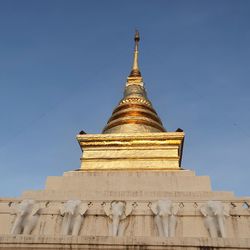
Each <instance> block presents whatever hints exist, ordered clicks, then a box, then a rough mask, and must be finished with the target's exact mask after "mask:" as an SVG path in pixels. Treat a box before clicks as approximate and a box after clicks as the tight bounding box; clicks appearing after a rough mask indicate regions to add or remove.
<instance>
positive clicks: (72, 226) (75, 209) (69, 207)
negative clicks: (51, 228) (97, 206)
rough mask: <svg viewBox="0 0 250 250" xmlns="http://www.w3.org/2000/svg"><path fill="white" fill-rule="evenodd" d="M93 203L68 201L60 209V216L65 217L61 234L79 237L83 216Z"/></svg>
mask: <svg viewBox="0 0 250 250" xmlns="http://www.w3.org/2000/svg"><path fill="white" fill-rule="evenodd" d="M90 205H91V203H86V202H81V201H80V200H68V201H67V202H65V203H64V204H63V205H62V206H61V207H60V209H59V210H60V214H61V215H62V216H63V221H62V227H61V234H62V235H78V234H79V232H80V229H81V225H82V222H83V215H84V214H85V213H86V211H87V210H88V208H89V206H90Z"/></svg>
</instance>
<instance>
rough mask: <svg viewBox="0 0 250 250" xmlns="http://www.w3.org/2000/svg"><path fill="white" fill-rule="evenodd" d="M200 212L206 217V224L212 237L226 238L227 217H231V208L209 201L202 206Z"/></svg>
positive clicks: (219, 202) (218, 202)
mask: <svg viewBox="0 0 250 250" xmlns="http://www.w3.org/2000/svg"><path fill="white" fill-rule="evenodd" d="M200 211H201V213H202V214H203V215H204V216H205V220H204V223H205V227H206V228H207V230H208V231H209V234H210V236H211V237H212V238H216V237H223V238H225V237H226V231H225V216H229V208H228V207H225V206H224V205H223V203H222V202H221V201H208V202H207V203H206V204H204V205H202V206H201V208H200Z"/></svg>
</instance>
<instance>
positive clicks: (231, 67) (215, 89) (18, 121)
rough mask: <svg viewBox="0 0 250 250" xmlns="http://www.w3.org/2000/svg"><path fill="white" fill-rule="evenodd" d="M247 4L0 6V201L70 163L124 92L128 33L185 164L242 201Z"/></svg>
mask: <svg viewBox="0 0 250 250" xmlns="http://www.w3.org/2000/svg"><path fill="white" fill-rule="evenodd" d="M249 13H250V1H247V0H246V1H244V0H235V1H229V0H227V1H223V0H220V1H218V0H214V1H213V0H209V1H202V0H197V1H187V0H183V1H178V0H175V1H166V0H164V1H163V0H162V1H159V0H158V1H153V0H152V1H147V0H144V1H134V0H133V1H117V0H114V1H108V0H106V1H101V0H100V1H95V0H94V1H93V0H91V1H76V0H74V1H63V0H58V1H55V0H53V1H52V0H40V1H32V0H30V1H25V0H22V1H19V0H16V1H12V0H6V1H3V0H1V1H0V114H1V119H0V121H1V123H0V176H1V178H0V197H2V196H4V197H10V196H18V195H20V194H21V193H22V192H23V191H25V190H29V189H43V188H44V183H45V180H46V177H47V176H49V175H62V174H63V172H64V171H68V170H73V169H77V168H79V166H80V160H79V158H80V157H81V150H80V147H79V146H78V144H77V141H76V139H75V136H76V134H77V133H78V132H79V131H80V130H84V131H86V132H88V133H100V132H101V130H102V128H103V127H104V126H105V123H106V122H107V120H108V118H109V116H110V114H111V112H112V110H113V108H114V107H115V105H116V104H117V103H118V101H119V99H120V98H121V97H122V92H123V87H124V83H125V81H126V77H127V75H128V74H129V72H130V67H131V62H132V51H133V35H134V29H135V28H138V29H139V31H140V34H141V42H140V58H139V64H140V68H141V72H142V75H143V78H144V81H145V84H146V88H147V91H148V96H149V98H150V100H151V101H152V103H153V105H154V108H155V109H156V110H157V112H158V114H159V116H160V117H161V119H162V121H163V123H164V125H165V127H166V129H167V130H168V131H175V130H176V128H178V127H180V128H182V129H183V130H184V131H185V133H186V138H185V145H184V155H183V167H184V168H188V169H192V170H194V171H195V172H196V173H197V174H198V175H209V176H210V177H211V180H212V187H213V189H214V190H221V191H234V192H235V194H236V195H238V196H250V188H249V176H250V14H249Z"/></svg>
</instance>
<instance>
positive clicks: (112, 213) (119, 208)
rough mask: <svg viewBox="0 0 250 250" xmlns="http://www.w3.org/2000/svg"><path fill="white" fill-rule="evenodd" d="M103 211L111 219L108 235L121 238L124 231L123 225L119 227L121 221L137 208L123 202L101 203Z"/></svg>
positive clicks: (133, 204)
mask: <svg viewBox="0 0 250 250" xmlns="http://www.w3.org/2000/svg"><path fill="white" fill-rule="evenodd" d="M102 206H103V210H104V212H105V214H106V215H107V216H108V217H109V218H110V219H111V221H112V226H111V229H110V235H112V236H122V235H123V234H124V230H125V224H124V223H123V225H121V223H120V222H121V221H122V220H124V219H126V218H127V217H128V216H129V215H130V214H131V213H132V211H133V210H134V208H135V207H136V206H137V204H136V203H135V202H134V203H130V204H128V203H126V202H125V201H112V202H111V203H103V204H102Z"/></svg>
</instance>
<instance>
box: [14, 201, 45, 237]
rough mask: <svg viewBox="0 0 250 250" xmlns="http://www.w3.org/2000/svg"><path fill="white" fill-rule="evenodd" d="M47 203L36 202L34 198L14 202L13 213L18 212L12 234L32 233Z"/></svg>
mask: <svg viewBox="0 0 250 250" xmlns="http://www.w3.org/2000/svg"><path fill="white" fill-rule="evenodd" d="M46 204H47V203H44V202H43V203H41V202H39V203H38V202H35V201H34V200H23V201H21V202H20V203H18V204H15V203H14V204H12V206H11V208H13V209H14V212H13V214H16V218H15V222H14V224H13V226H12V229H11V234H31V232H32V231H33V229H34V228H35V226H36V224H37V221H38V219H39V216H40V212H41V209H42V208H45V207H46Z"/></svg>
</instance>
